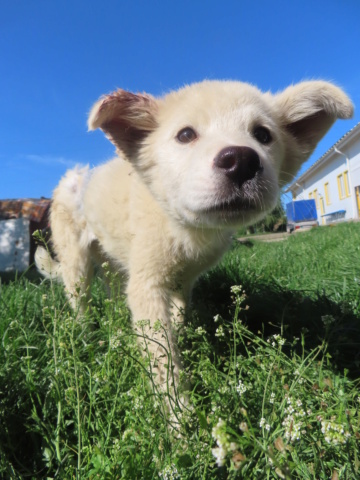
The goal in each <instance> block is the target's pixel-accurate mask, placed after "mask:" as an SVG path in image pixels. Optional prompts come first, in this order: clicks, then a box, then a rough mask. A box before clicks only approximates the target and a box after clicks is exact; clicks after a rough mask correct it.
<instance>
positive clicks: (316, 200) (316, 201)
mask: <svg viewBox="0 0 360 480" xmlns="http://www.w3.org/2000/svg"><path fill="white" fill-rule="evenodd" d="M313 195H314V200H315V204H316V208H319V197H318V191H317V189H315V190H314V191H313Z"/></svg>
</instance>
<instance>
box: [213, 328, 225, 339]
mask: <svg viewBox="0 0 360 480" xmlns="http://www.w3.org/2000/svg"><path fill="white" fill-rule="evenodd" d="M215 337H225V333H224V328H223V326H222V325H220V326H219V327H218V328H217V329H216V332H215Z"/></svg>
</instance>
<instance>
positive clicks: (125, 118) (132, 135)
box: [88, 89, 157, 159]
mask: <svg viewBox="0 0 360 480" xmlns="http://www.w3.org/2000/svg"><path fill="white" fill-rule="evenodd" d="M156 112H157V103H156V100H155V98H154V97H152V96H151V95H147V94H134V93H131V92H127V91H125V90H120V89H119V90H117V91H116V92H114V93H112V94H110V95H105V96H104V97H102V98H101V99H100V100H99V101H98V102H96V103H95V105H94V106H93V108H92V109H91V112H90V115H89V119H88V128H89V130H95V129H96V128H100V129H101V130H102V131H103V132H104V133H105V135H106V136H107V138H108V139H109V140H110V141H111V142H112V143H113V144H114V145H115V146H116V148H117V149H118V150H120V151H121V152H123V153H124V154H125V155H126V156H127V157H128V158H129V159H131V158H133V157H134V155H136V153H137V151H138V149H139V147H140V145H141V142H142V140H144V139H145V138H146V136H147V135H148V134H149V133H150V132H151V131H153V130H154V129H155V128H156V126H157V122H156V119H155V115H156Z"/></svg>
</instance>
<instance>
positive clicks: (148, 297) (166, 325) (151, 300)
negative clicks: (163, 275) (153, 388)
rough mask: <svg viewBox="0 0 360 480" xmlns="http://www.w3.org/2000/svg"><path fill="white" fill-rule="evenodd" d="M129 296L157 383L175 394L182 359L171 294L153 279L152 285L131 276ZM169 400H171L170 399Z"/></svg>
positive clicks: (169, 401)
mask: <svg viewBox="0 0 360 480" xmlns="http://www.w3.org/2000/svg"><path fill="white" fill-rule="evenodd" d="M127 296H128V303H129V307H130V310H131V313H132V317H133V324H134V328H135V331H136V332H137V333H138V334H139V337H138V342H139V345H140V348H141V349H142V350H143V351H144V352H145V355H146V352H148V354H150V356H151V370H152V374H153V375H154V382H155V383H156V384H157V385H158V386H159V387H160V389H161V391H162V392H163V393H169V394H170V395H171V396H173V395H176V389H177V385H178V382H179V368H180V360H179V354H178V351H177V348H176V342H175V339H174V332H173V327H172V324H171V320H170V295H169V293H168V292H167V291H166V289H165V288H164V287H160V286H159V284H157V283H156V282H154V281H153V282H151V284H150V283H149V282H144V278H143V276H131V277H130V279H129V283H128V288H127ZM141 320H146V321H148V322H141ZM157 321H160V323H161V326H160V328H158V325H157ZM173 400H174V397H173ZM167 403H168V404H169V403H172V402H171V400H170V399H169V398H167ZM169 406H170V405H169Z"/></svg>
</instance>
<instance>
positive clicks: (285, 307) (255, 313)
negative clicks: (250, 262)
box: [193, 267, 360, 379]
mask: <svg viewBox="0 0 360 480" xmlns="http://www.w3.org/2000/svg"><path fill="white" fill-rule="evenodd" d="M236 276H238V278H234V277H231V278H230V277H229V274H228V273H225V272H224V271H222V270H221V267H218V268H216V269H214V270H213V271H211V272H210V273H208V274H207V275H205V276H203V277H202V278H201V279H200V280H199V282H198V284H197V286H196V288H195V291H194V294H193V308H194V310H195V312H196V313H197V315H198V317H199V318H200V319H201V320H200V322H201V323H202V324H203V325H205V322H206V329H207V330H208V332H209V333H210V335H214V334H215V330H216V327H217V325H216V324H215V322H214V321H213V317H214V315H216V314H220V315H221V316H222V317H223V318H225V319H231V318H232V307H231V304H232V299H231V293H230V288H231V286H233V285H242V287H243V289H244V291H245V293H246V295H247V298H246V305H248V306H249V309H248V310H246V311H245V310H244V311H242V312H241V314H240V318H241V319H242V320H243V321H244V322H245V323H246V325H247V327H248V328H249V329H250V330H251V331H252V332H254V333H259V334H261V335H263V336H264V338H267V337H268V336H270V335H273V334H275V333H277V334H278V333H282V336H283V337H285V338H286V339H287V340H289V342H291V343H292V341H293V339H294V337H298V338H301V335H302V334H303V335H304V338H305V350H306V351H310V350H312V349H313V348H315V347H317V346H319V345H321V344H322V343H323V341H324V339H326V340H327V343H328V349H327V353H328V354H330V355H331V364H332V365H333V368H335V369H337V370H338V371H339V372H341V373H343V372H344V369H346V370H348V371H349V373H348V375H349V376H351V378H353V379H355V378H359V376H360V318H359V317H358V316H357V315H355V314H354V313H353V310H352V308H351V305H349V304H345V303H342V304H339V303H336V302H334V301H333V300H331V299H330V298H328V297H327V296H325V295H321V294H318V295H317V297H315V298H314V294H313V292H306V290H303V291H291V290H287V289H282V288H281V287H279V286H277V285H275V284H271V283H269V284H265V283H264V284H261V283H259V282H258V281H256V282H255V281H252V280H251V279H244V278H241V272H239V273H238V274H237V275H236ZM310 295H311V296H310ZM324 317H325V318H324ZM327 321H330V326H328V327H326V326H325V323H326V322H327ZM214 338H215V337H214ZM298 348H299V352H298V353H301V352H300V350H301V348H302V347H301V342H298ZM284 351H286V349H284Z"/></svg>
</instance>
